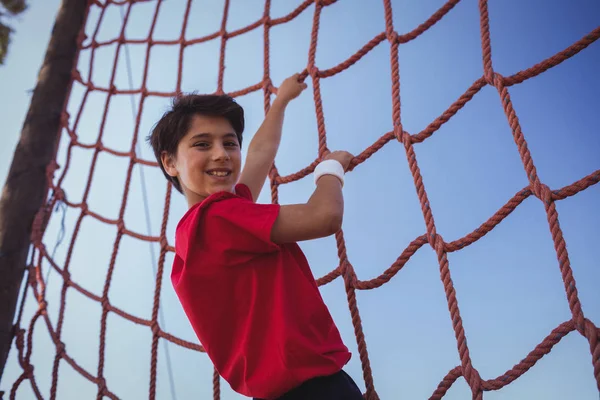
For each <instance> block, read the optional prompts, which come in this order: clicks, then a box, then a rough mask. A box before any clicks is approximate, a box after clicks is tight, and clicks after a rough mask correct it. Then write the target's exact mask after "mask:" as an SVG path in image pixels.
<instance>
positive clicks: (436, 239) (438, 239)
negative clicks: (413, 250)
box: [427, 232, 444, 252]
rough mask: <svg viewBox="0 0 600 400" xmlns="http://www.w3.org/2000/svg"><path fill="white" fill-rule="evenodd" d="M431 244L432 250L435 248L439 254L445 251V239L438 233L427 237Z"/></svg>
mask: <svg viewBox="0 0 600 400" xmlns="http://www.w3.org/2000/svg"><path fill="white" fill-rule="evenodd" d="M427 237H428V241H429V244H430V245H431V247H432V248H434V249H435V250H436V251H437V252H441V251H443V250H444V239H442V235H439V234H437V233H436V232H433V233H431V234H430V235H427Z"/></svg>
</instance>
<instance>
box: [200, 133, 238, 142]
mask: <svg viewBox="0 0 600 400" xmlns="http://www.w3.org/2000/svg"><path fill="white" fill-rule="evenodd" d="M213 136H214V135H213V134H212V133H197V134H195V135H194V136H192V137H191V138H190V141H193V140H197V139H206V138H212V137H213ZM223 138H236V139H237V135H236V134H235V133H232V132H229V133H226V134H224V135H223Z"/></svg>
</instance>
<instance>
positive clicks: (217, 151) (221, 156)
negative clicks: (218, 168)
mask: <svg viewBox="0 0 600 400" xmlns="http://www.w3.org/2000/svg"><path fill="white" fill-rule="evenodd" d="M212 158H213V160H214V161H226V160H229V153H228V152H227V149H226V148H225V147H224V146H223V145H222V144H218V145H215V146H213V151H212Z"/></svg>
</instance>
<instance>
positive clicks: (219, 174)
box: [206, 170, 231, 178]
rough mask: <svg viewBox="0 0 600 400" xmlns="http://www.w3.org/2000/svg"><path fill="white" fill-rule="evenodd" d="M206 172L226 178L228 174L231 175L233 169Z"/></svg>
mask: <svg viewBox="0 0 600 400" xmlns="http://www.w3.org/2000/svg"><path fill="white" fill-rule="evenodd" d="M206 173H207V174H208V175H210V176H216V177H219V178H224V177H226V176H229V175H231V171H223V170H212V171H206Z"/></svg>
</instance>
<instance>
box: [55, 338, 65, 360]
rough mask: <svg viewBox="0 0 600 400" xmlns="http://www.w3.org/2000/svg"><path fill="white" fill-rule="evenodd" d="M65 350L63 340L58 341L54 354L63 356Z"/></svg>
mask: <svg viewBox="0 0 600 400" xmlns="http://www.w3.org/2000/svg"><path fill="white" fill-rule="evenodd" d="M65 352H66V346H65V343H64V342H58V343H57V344H56V355H57V356H58V357H60V358H63V357H64V355H65Z"/></svg>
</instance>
